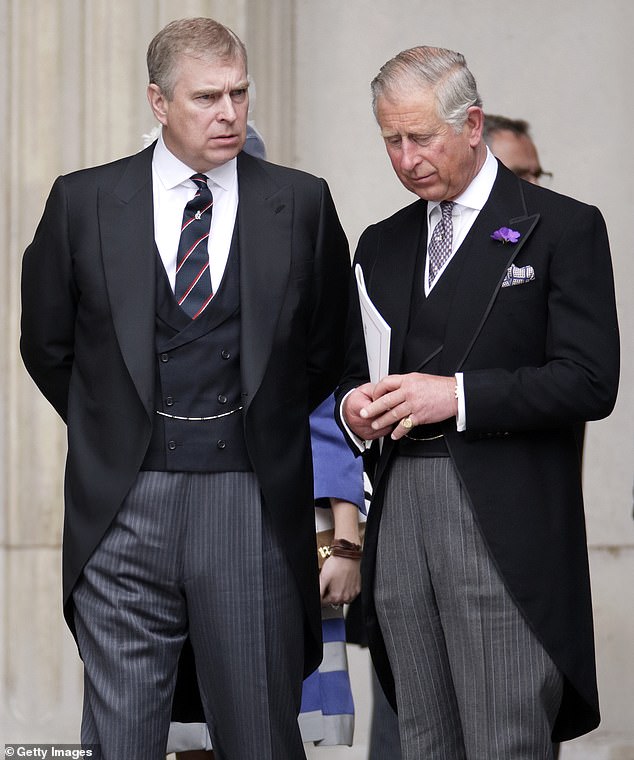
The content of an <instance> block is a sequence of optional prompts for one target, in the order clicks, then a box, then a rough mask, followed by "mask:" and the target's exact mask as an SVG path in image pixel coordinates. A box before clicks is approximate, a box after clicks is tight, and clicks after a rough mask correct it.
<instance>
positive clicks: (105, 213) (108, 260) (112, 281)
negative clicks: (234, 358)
mask: <svg viewBox="0 0 634 760" xmlns="http://www.w3.org/2000/svg"><path fill="white" fill-rule="evenodd" d="M152 206H153V204H152V181H151V152H150V153H149V154H148V152H147V151H144V152H143V153H140V154H137V155H136V156H134V157H133V158H132V159H131V161H130V165H129V167H128V169H127V171H126V172H125V174H124V175H123V177H122V179H121V180H120V182H119V184H118V185H117V186H116V187H115V188H114V190H113V192H107V191H104V190H102V191H100V193H99V196H98V209H97V213H98V217H99V229H100V237H101V250H102V256H103V266H104V273H105V278H106V287H107V289H108V298H109V301H110V309H111V312H112V320H113V323H114V328H115V332H116V335H117V339H118V341H119V346H120V348H121V354H122V356H123V359H124V361H125V364H126V367H127V368H128V371H129V373H130V376H131V377H132V380H133V382H134V384H135V386H136V389H137V392H138V394H139V396H140V398H141V400H142V402H143V404H144V405H145V407H146V409H147V410H148V414H151V413H152V408H153V404H154V399H153V396H154V346H153V335H154V319H155V312H156V307H155V299H156V286H155V265H156V250H155V243H154V219H153V211H152Z"/></svg>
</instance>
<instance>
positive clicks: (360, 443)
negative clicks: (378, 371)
mask: <svg viewBox="0 0 634 760" xmlns="http://www.w3.org/2000/svg"><path fill="white" fill-rule="evenodd" d="M355 390H356V389H355V388H353V389H352V390H350V391H348V392H347V393H346V395H345V396H344V397H343V398H342V399H341V404H339V419H340V420H341V424H342V425H343V427H344V430H345V431H346V433H347V435H348V438H349V439H350V440H351V441H352V443H354V445H355V446H356V447H357V448H358V449H359V451H360V452H361V453H362V454H363V452H364V451H367V450H368V449H369V448H370V446H372V441H366V440H364V439H363V438H359V436H358V435H357V434H356V433H353V432H352V430H350V428H349V427H348V423H347V422H346V418H345V417H344V416H343V405H344V403H345V401H346V399H347V398H348V396H349V395H350V394H351V393H352V392H353V391H355Z"/></svg>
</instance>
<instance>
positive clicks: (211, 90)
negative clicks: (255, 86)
mask: <svg viewBox="0 0 634 760" xmlns="http://www.w3.org/2000/svg"><path fill="white" fill-rule="evenodd" d="M248 89H249V80H248V79H243V80H242V81H240V82H237V83H236V84H232V85H231V86H230V87H229V88H228V89H227V92H233V91H234V90H248ZM221 92H225V88H224V87H214V86H212V85H210V86H209V87H200V88H199V89H198V90H196V91H195V94H196V95H200V94H209V95H217V94H219V93H221Z"/></svg>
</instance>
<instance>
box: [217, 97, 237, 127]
mask: <svg viewBox="0 0 634 760" xmlns="http://www.w3.org/2000/svg"><path fill="white" fill-rule="evenodd" d="M218 118H219V119H220V120H222V121H228V122H234V121H235V120H236V109H235V106H234V105H233V100H231V96H230V95H223V96H222V100H221V102H220V108H219V111H218Z"/></svg>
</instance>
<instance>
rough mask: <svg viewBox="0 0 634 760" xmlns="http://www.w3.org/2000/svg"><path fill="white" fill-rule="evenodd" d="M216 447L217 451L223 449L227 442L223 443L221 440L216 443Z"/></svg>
mask: <svg viewBox="0 0 634 760" xmlns="http://www.w3.org/2000/svg"><path fill="white" fill-rule="evenodd" d="M216 446H217V447H218V448H219V449H224V448H225V447H226V446H227V442H226V441H223V440H222V438H221V439H220V440H219V441H218V442H217V443H216Z"/></svg>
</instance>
